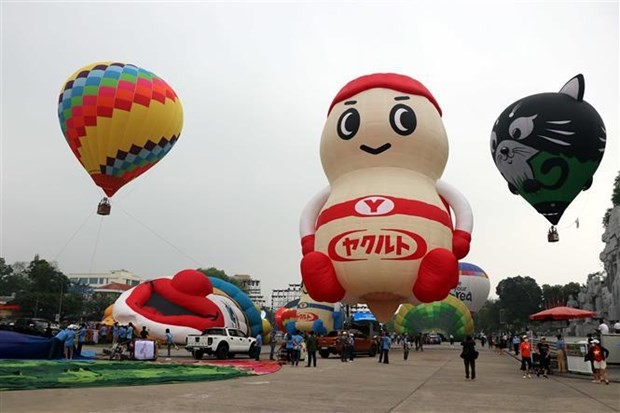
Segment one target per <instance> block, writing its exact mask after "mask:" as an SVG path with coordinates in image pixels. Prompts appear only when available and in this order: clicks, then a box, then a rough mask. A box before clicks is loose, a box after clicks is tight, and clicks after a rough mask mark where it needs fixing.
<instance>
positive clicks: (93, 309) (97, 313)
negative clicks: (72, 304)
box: [84, 293, 120, 320]
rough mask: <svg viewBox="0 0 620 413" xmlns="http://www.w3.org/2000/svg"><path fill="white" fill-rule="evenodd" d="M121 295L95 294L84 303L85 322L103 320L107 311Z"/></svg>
mask: <svg viewBox="0 0 620 413" xmlns="http://www.w3.org/2000/svg"><path fill="white" fill-rule="evenodd" d="M119 295H120V294H118V293H95V294H92V295H91V296H90V298H89V299H88V301H86V302H85V303H84V319H85V320H102V319H103V313H104V312H105V309H106V308H108V307H109V306H110V304H114V302H115V301H116V300H117V299H118V297H119Z"/></svg>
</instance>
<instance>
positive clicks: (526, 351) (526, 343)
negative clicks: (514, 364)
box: [519, 335, 532, 378]
mask: <svg viewBox="0 0 620 413" xmlns="http://www.w3.org/2000/svg"><path fill="white" fill-rule="evenodd" d="M519 353H521V371H523V378H526V377H527V378H532V376H531V375H530V372H531V371H532V343H530V340H529V339H528V338H527V336H525V335H524V336H523V337H521V343H520V344H519Z"/></svg>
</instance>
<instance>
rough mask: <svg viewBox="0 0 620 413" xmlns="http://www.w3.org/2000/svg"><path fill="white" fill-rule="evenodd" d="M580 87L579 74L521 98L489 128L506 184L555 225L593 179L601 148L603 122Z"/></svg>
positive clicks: (497, 161)
mask: <svg viewBox="0 0 620 413" xmlns="http://www.w3.org/2000/svg"><path fill="white" fill-rule="evenodd" d="M584 88H585V82H584V77H583V75H581V74H579V75H577V76H575V77H573V78H572V79H571V80H569V81H568V83H566V84H565V85H564V86H563V87H562V89H560V91H559V92H558V93H539V94H536V95H531V96H527V97H524V98H522V99H519V100H517V101H516V102H514V103H512V104H511V105H509V106H508V107H507V108H506V109H505V110H504V111H503V112H502V113H501V115H499V117H498V118H497V120H496V121H495V124H494V125H493V131H492V132H491V155H492V156H493V161H494V162H495V166H497V169H499V171H500V172H501V174H502V176H503V177H504V179H505V180H506V182H508V189H510V191H511V192H512V193H513V194H518V195H521V196H522V197H523V198H524V199H525V200H526V201H527V202H528V203H529V204H530V205H532V206H533V207H534V208H536V210H537V211H538V212H539V213H540V214H542V215H543V216H544V217H545V218H547V220H548V221H549V222H550V223H551V224H553V225H557V223H558V222H559V221H560V218H562V214H563V213H564V211H565V210H566V208H568V206H569V205H570V203H571V202H572V201H573V200H574V199H575V197H577V195H578V194H579V192H581V191H585V190H587V189H588V188H589V187H590V185H592V176H593V175H594V173H595V172H596V169H597V168H598V166H599V164H600V162H601V159H602V158H603V153H604V152H605V142H606V132H605V125H604V123H603V120H602V119H601V117H600V116H599V114H598V112H597V111H596V110H595V109H594V108H593V107H592V106H591V105H590V104H589V103H588V102H586V101H584V100H583V95H584ZM555 240H557V239H555ZM550 241H551V239H550Z"/></svg>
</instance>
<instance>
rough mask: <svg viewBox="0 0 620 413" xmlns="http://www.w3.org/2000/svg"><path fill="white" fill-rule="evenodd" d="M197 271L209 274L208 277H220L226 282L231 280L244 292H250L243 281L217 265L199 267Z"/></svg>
mask: <svg viewBox="0 0 620 413" xmlns="http://www.w3.org/2000/svg"><path fill="white" fill-rule="evenodd" d="M197 271H200V272H201V273H203V274H204V275H206V276H208V277H216V278H220V279H222V280H224V281H226V282H229V283H231V284H233V285H235V286H236V287H238V288H239V289H240V290H241V291H243V292H246V293H247V292H248V291H247V288H246V287H245V285H243V283H242V282H241V281H239V280H236V279H234V278H232V277H229V276H228V275H226V273H225V272H224V270H219V269H217V268H215V267H209V268H206V269H205V268H198V270H197Z"/></svg>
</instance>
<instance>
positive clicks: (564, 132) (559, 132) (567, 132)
mask: <svg viewBox="0 0 620 413" xmlns="http://www.w3.org/2000/svg"><path fill="white" fill-rule="evenodd" d="M546 130H548V131H549V132H554V133H557V134H558V135H574V134H575V132H571V131H565V130H558V129H548V128H547V129H546Z"/></svg>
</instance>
